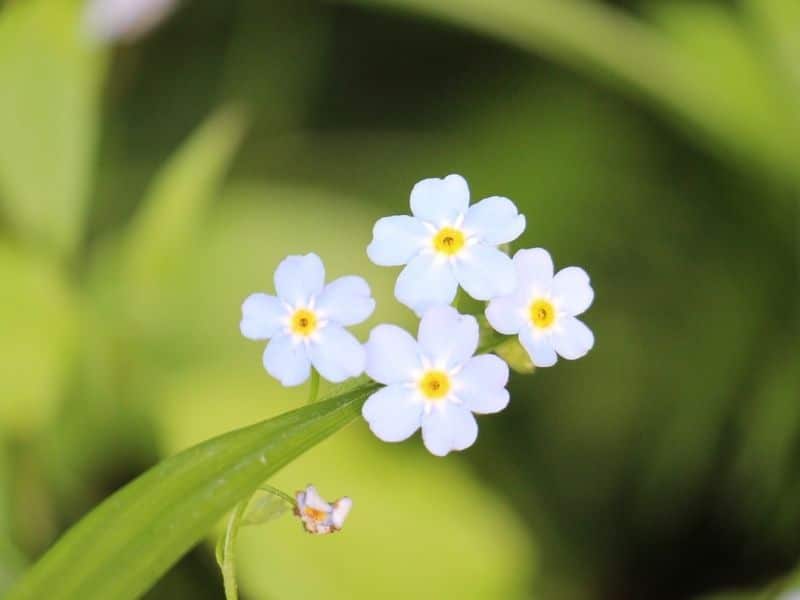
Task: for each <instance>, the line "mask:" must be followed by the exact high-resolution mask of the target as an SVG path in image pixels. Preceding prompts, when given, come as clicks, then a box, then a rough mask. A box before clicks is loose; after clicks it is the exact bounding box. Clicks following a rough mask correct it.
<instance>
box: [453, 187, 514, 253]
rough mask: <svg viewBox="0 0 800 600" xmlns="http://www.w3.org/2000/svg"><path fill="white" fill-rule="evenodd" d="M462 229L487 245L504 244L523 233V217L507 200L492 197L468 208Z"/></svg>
mask: <svg viewBox="0 0 800 600" xmlns="http://www.w3.org/2000/svg"><path fill="white" fill-rule="evenodd" d="M464 229H466V230H467V231H469V232H470V233H475V234H476V235H477V236H478V238H479V239H480V240H481V241H483V242H486V243H487V244H493V245H497V244H506V243H508V242H511V241H513V240H515V239H517V238H518V237H519V236H520V235H521V234H522V232H523V231H525V215H521V214H519V211H517V207H516V206H514V203H513V202H511V200H509V199H508V198H503V197H501V196H492V197H491V198H486V199H484V200H481V201H480V202H478V203H477V204H473V205H472V206H470V207H469V210H468V211H467V217H466V218H465V219H464Z"/></svg>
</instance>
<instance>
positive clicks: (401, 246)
mask: <svg viewBox="0 0 800 600" xmlns="http://www.w3.org/2000/svg"><path fill="white" fill-rule="evenodd" d="M430 237H431V233H430V231H428V229H427V228H426V227H425V224H424V223H423V222H422V221H420V220H419V219H417V218H415V217H409V216H408V215H399V216H394V217H384V218H382V219H379V220H378V222H377V223H375V227H374V228H373V229H372V242H370V244H369V246H367V256H369V259H370V260H371V261H372V262H374V263H375V264H376V265H381V266H383V267H394V266H398V265H404V264H406V263H407V262H408V261H410V260H411V259H412V258H414V257H415V256H416V255H417V253H418V252H419V251H420V249H421V248H422V247H423V246H424V245H425V244H426V243H427V242H428V241H429V240H430Z"/></svg>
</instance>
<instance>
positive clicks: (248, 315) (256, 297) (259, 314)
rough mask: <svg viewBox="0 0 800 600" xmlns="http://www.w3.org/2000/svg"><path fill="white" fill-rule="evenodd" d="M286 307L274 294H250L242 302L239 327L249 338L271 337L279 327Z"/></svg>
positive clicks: (262, 338)
mask: <svg viewBox="0 0 800 600" xmlns="http://www.w3.org/2000/svg"><path fill="white" fill-rule="evenodd" d="M285 316H286V309H285V308H284V307H283V304H282V303H281V301H280V300H278V299H277V298H276V297H275V296H270V295H268V294H250V295H249V296H248V297H247V299H246V300H245V301H244V303H242V321H241V323H239V329H240V330H241V331H242V335H243V336H244V337H246V338H250V339H251V340H266V339H268V338H271V337H272V336H273V335H275V333H276V332H277V331H278V329H279V328H280V327H281V324H282V321H283V319H284V317H285Z"/></svg>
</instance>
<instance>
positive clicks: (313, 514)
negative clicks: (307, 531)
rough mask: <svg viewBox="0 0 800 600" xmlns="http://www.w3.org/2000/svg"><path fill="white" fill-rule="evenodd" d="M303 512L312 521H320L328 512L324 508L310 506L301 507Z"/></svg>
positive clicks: (326, 516) (325, 517)
mask: <svg viewBox="0 0 800 600" xmlns="http://www.w3.org/2000/svg"><path fill="white" fill-rule="evenodd" d="M303 514H305V516H307V517H308V518H309V519H311V520H312V521H316V522H317V523H320V522H322V521H324V520H325V519H327V518H328V513H326V512H325V511H324V510H319V509H318V508H311V507H310V506H306V507H305V508H303Z"/></svg>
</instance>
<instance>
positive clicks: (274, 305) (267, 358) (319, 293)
mask: <svg viewBox="0 0 800 600" xmlns="http://www.w3.org/2000/svg"><path fill="white" fill-rule="evenodd" d="M275 291H276V292H277V297H276V296H270V295H268V294H252V295H250V296H249V297H248V298H247V299H246V300H245V301H244V304H242V322H241V324H240V329H241V331H242V335H244V336H245V337H247V338H250V339H251V340H265V339H270V338H271V339H270V342H269V344H268V345H267V348H266V350H265V351H264V368H266V369H267V372H269V374H270V375H272V376H273V377H275V378H276V379H278V380H280V382H281V383H282V384H283V385H285V386H292V385H299V384H301V383H303V382H304V381H305V380H306V379H308V377H309V375H310V374H311V366H312V365H313V366H314V368H315V369H316V370H317V371H319V374H320V375H322V377H324V378H325V379H327V380H328V381H333V382H340V381H344V380H345V379H347V378H348V377H355V376H357V375H360V374H361V373H362V372H363V371H364V362H365V355H364V347H363V346H362V345H361V344H360V343H359V342H358V340H357V339H356V338H355V337H353V335H352V334H351V333H350V332H349V331H347V330H346V329H345V326H349V325H355V324H357V323H361V322H362V321H364V320H365V319H366V318H367V317H369V316H370V315H371V314H372V311H373V310H374V309H375V300H373V299H372V297H371V295H370V290H369V285H367V282H366V281H364V280H363V279H362V278H361V277H355V276H347V277H340V278H339V279H337V280H335V281H333V282H331V283H329V284H328V285H325V268H324V267H323V265H322V261H321V260H320V258H319V256H317V255H316V254H306V255H305V256H289V257H287V258H285V259H284V260H283V261H282V262H281V264H280V265H278V268H277V269H276V271H275Z"/></svg>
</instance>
